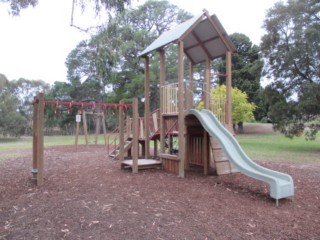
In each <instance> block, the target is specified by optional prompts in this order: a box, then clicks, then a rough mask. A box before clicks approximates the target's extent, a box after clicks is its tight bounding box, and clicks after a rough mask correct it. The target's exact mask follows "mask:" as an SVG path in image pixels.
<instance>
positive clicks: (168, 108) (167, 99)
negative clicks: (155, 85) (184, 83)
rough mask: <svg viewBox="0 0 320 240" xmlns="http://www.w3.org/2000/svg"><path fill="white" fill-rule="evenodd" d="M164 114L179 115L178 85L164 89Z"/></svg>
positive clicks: (173, 84) (166, 86)
mask: <svg viewBox="0 0 320 240" xmlns="http://www.w3.org/2000/svg"><path fill="white" fill-rule="evenodd" d="M161 94H162V99H163V113H164V114H176V113H178V83H171V84H168V85H165V86H163V87H162V91H161Z"/></svg>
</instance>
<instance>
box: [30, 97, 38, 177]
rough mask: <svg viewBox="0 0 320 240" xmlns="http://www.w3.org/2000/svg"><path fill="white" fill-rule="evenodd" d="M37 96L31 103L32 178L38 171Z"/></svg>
mask: <svg viewBox="0 0 320 240" xmlns="http://www.w3.org/2000/svg"><path fill="white" fill-rule="evenodd" d="M38 101H39V100H38V97H34V104H33V139H32V140H33V144H32V150H33V161H32V177H33V179H35V180H37V173H38V150H37V147H38V130H37V128H38Z"/></svg>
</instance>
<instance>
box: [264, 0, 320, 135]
mask: <svg viewBox="0 0 320 240" xmlns="http://www.w3.org/2000/svg"><path fill="white" fill-rule="evenodd" d="M319 11H320V3H319V0H299V1H295V0H288V1H287V4H285V3H283V2H278V3H276V4H275V5H274V7H273V8H271V9H269V11H268V13H267V15H266V19H265V21H264V28H265V29H266V31H267V34H266V35H264V36H263V37H262V44H261V50H262V53H263V56H264V58H265V59H266V67H265V76H266V77H269V78H270V79H271V80H272V83H271V84H270V85H269V86H268V91H266V96H267V98H268V99H269V109H270V117H271V118H272V120H273V123H274V127H275V129H277V130H279V131H280V132H281V133H283V134H285V135H286V136H288V137H294V136H300V135H301V134H302V133H303V132H304V130H305V129H306V127H308V129H309V130H310V131H307V137H308V138H309V139H314V138H315V134H316V133H317V132H318V131H319V130H320V122H319V121H320V120H319V119H320V70H319V69H320V45H319V42H320V16H319ZM275 96H278V97H277V98H279V96H282V98H281V101H280V102H276V100H275V99H277V98H275Z"/></svg>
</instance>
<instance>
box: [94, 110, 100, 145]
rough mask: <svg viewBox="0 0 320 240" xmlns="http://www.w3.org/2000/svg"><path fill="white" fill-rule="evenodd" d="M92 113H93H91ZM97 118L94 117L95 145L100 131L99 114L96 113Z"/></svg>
mask: <svg viewBox="0 0 320 240" xmlns="http://www.w3.org/2000/svg"><path fill="white" fill-rule="evenodd" d="M93 114H94V113H93ZM96 116H97V118H96V135H95V139H94V144H95V145H97V144H98V139H99V133H100V129H101V126H100V122H101V114H100V113H97V114H96Z"/></svg>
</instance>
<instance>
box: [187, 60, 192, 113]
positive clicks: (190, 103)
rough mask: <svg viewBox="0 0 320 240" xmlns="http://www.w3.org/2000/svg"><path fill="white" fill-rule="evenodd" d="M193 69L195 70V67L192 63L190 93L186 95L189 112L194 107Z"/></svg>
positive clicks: (190, 67) (190, 65)
mask: <svg viewBox="0 0 320 240" xmlns="http://www.w3.org/2000/svg"><path fill="white" fill-rule="evenodd" d="M193 68H194V65H193V63H192V62H190V64H189V87H188V91H187V93H186V99H187V109H188V110H189V109H190V108H192V107H193V94H194V89H193V87H194V86H193Z"/></svg>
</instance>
